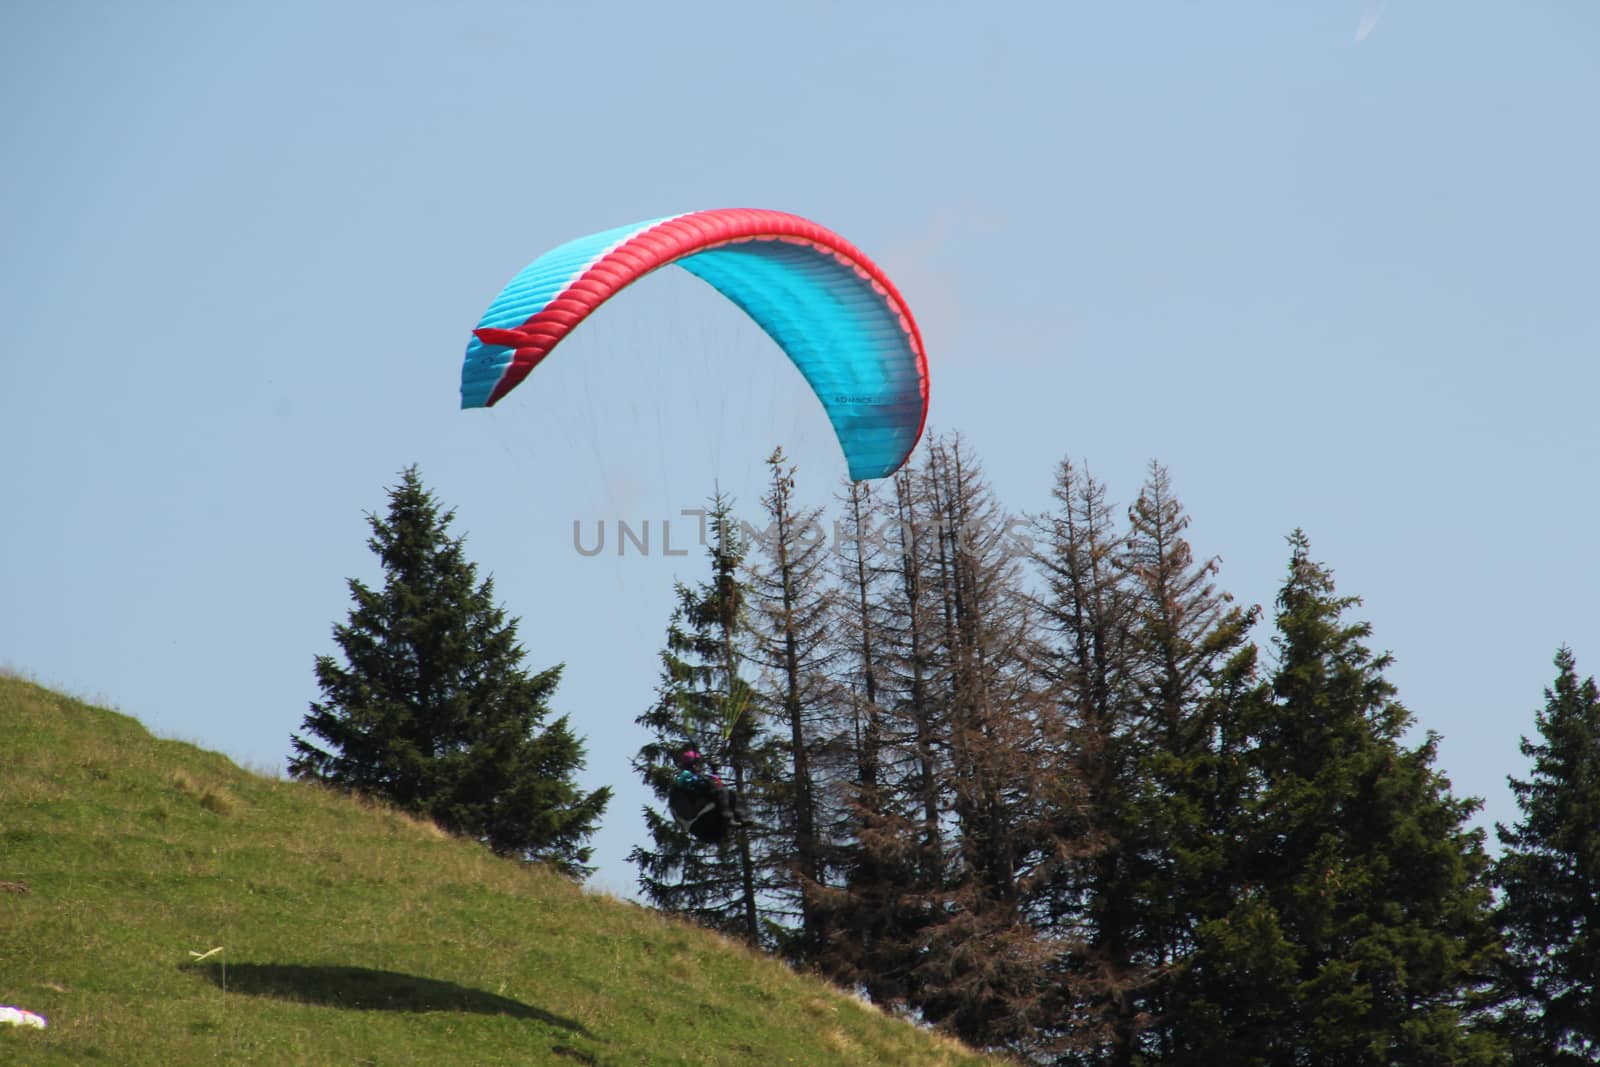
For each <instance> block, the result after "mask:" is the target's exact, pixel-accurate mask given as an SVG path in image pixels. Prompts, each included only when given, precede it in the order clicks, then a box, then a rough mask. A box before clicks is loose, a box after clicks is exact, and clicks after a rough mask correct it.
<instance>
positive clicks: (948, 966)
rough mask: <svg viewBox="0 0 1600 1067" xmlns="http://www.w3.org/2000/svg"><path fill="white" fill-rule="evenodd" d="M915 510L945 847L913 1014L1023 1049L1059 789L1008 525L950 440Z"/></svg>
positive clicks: (1034, 1020) (936, 453)
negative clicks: (935, 681) (932, 627)
mask: <svg viewBox="0 0 1600 1067" xmlns="http://www.w3.org/2000/svg"><path fill="white" fill-rule="evenodd" d="M922 480H923V483H924V484H923V493H922V501H923V505H924V507H925V508H927V511H926V515H927V518H928V519H929V520H931V521H929V522H927V523H925V525H926V526H927V527H928V528H929V530H930V532H931V534H932V536H933V539H934V548H935V555H934V557H933V559H932V561H931V562H932V564H933V565H932V567H931V569H930V571H929V576H930V577H931V579H932V582H931V588H930V591H931V592H933V593H934V594H935V597H936V603H937V605H938V613H939V619H940V625H939V627H938V630H937V631H936V632H937V633H938V635H939V643H940V646H941V650H940V653H939V655H940V659H942V660H943V662H944V663H945V664H946V670H945V674H944V679H943V680H944V685H943V686H942V692H941V694H940V699H941V701H942V702H943V704H944V712H943V714H942V716H941V720H942V722H943V724H944V732H943V742H944V746H945V748H946V750H947V752H948V756H947V759H948V766H949V771H948V777H947V778H946V780H945V781H944V782H942V783H941V792H942V794H943V798H944V803H945V804H946V805H947V811H948V819H947V822H948V829H949V833H950V835H951V842H952V848H951V851H950V854H949V856H948V863H947V867H946V870H945V873H944V877H943V880H942V885H941V886H940V887H939V889H938V891H937V892H936V893H935V894H934V895H933V901H934V903H935V908H934V910H933V911H932V918H933V921H932V922H931V924H930V925H929V926H928V927H927V928H926V929H925V930H923V931H922V933H921V937H922V941H923V944H924V946H925V949H926V956H925V959H924V961H923V963H922V964H921V966H920V967H919V968H918V972H919V973H918V980H919V988H918V991H917V994H916V998H915V1001H914V1003H915V1005H916V1007H917V1008H918V1010H919V1011H920V1012H921V1013H922V1015H923V1016H924V1017H925V1018H927V1019H928V1020H930V1021H932V1022H937V1023H939V1024H941V1025H943V1026H945V1027H946V1028H948V1029H949V1030H951V1031H952V1032H953V1033H955V1034H957V1035H958V1036H959V1037H961V1038H962V1039H963V1040H965V1041H967V1042H969V1043H971V1044H975V1045H980V1046H988V1047H1001V1046H1006V1047H1015V1048H1018V1049H1019V1050H1023V1051H1029V1050H1031V1046H1032V1042H1033V1036H1034V1034H1035V1032H1036V1030H1037V1027H1038V1025H1039V1022H1040V1019H1041V1015H1042V1013H1043V1011H1044V1010H1045V1008H1044V1005H1045V1004H1046V1002H1047V1000H1048V998H1049V995H1050V990H1051V986H1052V984H1053V983H1052V982H1051V980H1050V976H1049V975H1048V974H1047V969H1048V966H1049V964H1050V961H1051V956H1052V953H1051V951H1050V950H1049V948H1048V947H1047V946H1045V945H1044V944H1042V943H1041V942H1040V940H1039V938H1038V937H1037V936H1036V935H1035V932H1034V930H1033V929H1032V927H1031V925H1030V924H1029V923H1028V921H1027V920H1028V915H1029V912H1030V909H1031V907H1032V904H1033V901H1034V896H1035V893H1036V892H1037V891H1038V888H1039V886H1040V885H1041V883H1042V882H1043V881H1044V880H1045V876H1044V873H1043V872H1044V870H1045V869H1046V868H1047V865H1048V862H1049V860H1050V859H1051V858H1053V857H1054V856H1055V854H1056V853H1057V844H1056V842H1055V840H1054V838H1053V837H1052V835H1051V833H1050V829H1051V828H1050V827H1049V825H1048V821H1047V816H1048V813H1049V812H1050V811H1052V810H1053V808H1054V807H1055V805H1056V804H1058V803H1059V799H1060V798H1059V796H1058V792H1057V791H1058V789H1059V785H1060V778H1059V776H1058V775H1057V774H1056V773H1055V770H1056V768H1055V767H1054V766H1053V765H1052V763H1051V761H1050V760H1049V758H1048V754H1049V753H1050V751H1051V750H1052V747H1053V746H1052V745H1051V744H1049V743H1048V740H1047V737H1046V735H1045V731H1046V730H1048V728H1049V724H1048V723H1047V721H1046V719H1045V718H1044V717H1043V716H1042V715H1041V714H1040V708H1039V705H1038V701H1037V699H1036V695H1037V694H1036V693H1035V691H1034V687H1033V685H1032V677H1031V675H1030V674H1029V672H1028V671H1027V669H1026V659H1025V657H1024V651H1025V648H1026V645H1027V639H1028V636H1029V625H1030V619H1029V614H1028V607H1027V604H1026V601H1025V600H1024V598H1023V597H1022V596H1021V590H1020V560H1019V559H1018V558H1016V556H1015V555H1014V554H1013V553H1012V551H1011V544H1010V542H1009V538H1008V529H1007V527H1008V524H1007V520H1006V516H1005V514H1004V512H1003V511H1002V509H1001V508H1000V506H999V504H998V502H997V501H996V500H995V498H994V495H993V493H992V492H991V491H990V489H989V487H988V485H987V483H986V481H985V480H984V478H983V474H982V470H981V468H980V466H979V464H978V463H977V462H976V461H975V460H974V458H973V457H972V456H971V454H970V453H969V452H968V451H967V450H966V448H965V447H964V446H963V444H962V442H961V441H960V439H959V438H949V439H944V438H934V439H932V440H930V441H929V442H928V444H927V445H926V461H925V465H924V470H923V472H922Z"/></svg>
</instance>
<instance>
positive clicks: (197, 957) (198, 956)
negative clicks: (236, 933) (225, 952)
mask: <svg viewBox="0 0 1600 1067" xmlns="http://www.w3.org/2000/svg"><path fill="white" fill-rule="evenodd" d="M221 951H222V946H221V945H218V946H217V947H216V948H214V949H210V950H209V951H206V952H196V951H195V950H194V949H190V950H189V955H191V956H193V957H194V959H192V960H190V961H189V962H190V963H199V962H200V961H201V960H206V959H210V958H211V957H212V956H215V955H216V954H217V953H219V952H221Z"/></svg>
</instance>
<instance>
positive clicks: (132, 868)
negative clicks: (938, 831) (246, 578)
mask: <svg viewBox="0 0 1600 1067" xmlns="http://www.w3.org/2000/svg"><path fill="white" fill-rule="evenodd" d="M218 714H226V710H225V709H219V710H218ZM218 947H220V949H221V951H220V952H217V953H215V954H214V955H211V956H209V957H208V958H206V959H204V960H202V961H199V962H195V960H194V957H193V955H192V954H193V953H204V952H207V951H209V950H211V949H213V948H218ZM0 1004H14V1005H17V1006H20V1007H23V1008H27V1009H29V1010H32V1011H36V1012H39V1013H41V1014H43V1015H45V1016H47V1017H48V1018H49V1020H50V1025H49V1028H48V1029H47V1030H44V1031H37V1030H19V1029H14V1028H12V1027H7V1026H0V1063H6V1064H12V1063H16V1064H96V1063H103V1064H114V1065H119V1067H120V1065H124V1064H127V1065H136V1064H159V1065H162V1067H175V1065H180V1064H193V1063H291V1064H293V1063H306V1064H406V1063H425V1064H430V1065H438V1064H447V1063H470V1064H500V1063H517V1064H558V1065H562V1067H571V1065H573V1064H609V1065H617V1067H622V1065H628V1067H632V1065H636V1064H653V1065H665V1064H723V1063H726V1064H734V1063H737V1064H742V1065H759V1067H769V1065H787V1064H815V1065H818V1067H824V1065H826V1067H832V1065H836V1064H914V1065H918V1067H920V1065H950V1067H955V1065H959V1064H982V1063H992V1062H997V1061H993V1060H989V1059H985V1058H983V1057H980V1056H978V1055H976V1054H974V1053H972V1052H969V1051H967V1050H965V1049H963V1048H962V1047H960V1046H959V1045H957V1044H955V1043H953V1042H951V1041H948V1040H946V1039H944V1038H942V1037H940V1036H938V1035H935V1034H932V1033H929V1032H927V1031H925V1030H922V1029H919V1028H917V1027H914V1026H911V1025H909V1024H907V1023H905V1022H903V1021H900V1020H897V1019H893V1018H890V1017H888V1016H885V1015H884V1014H882V1013H881V1012H879V1011H877V1010H875V1009H873V1008H871V1007H869V1006H866V1005H863V1004H861V1003H859V1002H857V1001H856V1000H854V999H852V998H850V997H847V996H844V995H842V994H840V993H838V992H837V991H835V990H833V989H831V988H829V987H828V986H826V985H824V984H822V983H819V982H816V981H813V980H810V979H808V978H804V977H801V976H798V975H795V974H794V973H792V972H791V971H789V970H788V969H787V968H785V967H783V966H782V965H780V964H778V963H776V962H774V961H772V960H769V959H765V958H762V957H760V956H758V955H756V954H754V953H751V952H749V951H748V950H746V949H744V948H743V947H741V946H739V945H737V944H735V943H733V942H731V941H728V940H725V939H722V938H719V937H716V936H714V935H711V934H708V933H706V932H705V931H702V930H699V929H696V928H694V927H691V926H688V925H685V924H682V923H678V922H675V921H671V920H668V919H665V918H663V917H662V916H660V915H658V914H657V913H655V912H653V911H650V910H649V909H646V908H643V907H640V906H638V905H635V904H632V903H629V902H627V901H622V900H618V899H615V898H612V897H608V896H605V895H602V894H598V893H592V892H587V891H585V890H583V889H581V888H579V887H577V886H575V885H573V884H572V883H570V882H568V881H566V880H564V879H561V878H559V877H557V876H554V875H551V874H548V873H547V872H544V871H541V870H529V869H527V868H524V867H522V866H520V865H518V864H515V863H511V862H508V861H505V860H501V859H497V858H495V857H494V856H492V855H490V854H489V853H488V852H487V851H486V850H485V849H483V848H481V847H479V846H477V845H475V844H473V843H471V842H466V841H461V840H457V839H453V838H451V837H449V836H447V835H445V834H443V833H441V832H440V831H439V830H438V829H436V828H435V827H433V826H431V825H429V824H426V823H422V822H418V821H416V820H413V819H410V818H407V817H405V816H403V815H399V814H396V813H395V812H392V811H389V810H386V809H383V808H381V807H378V806H374V805H369V804H363V803H360V802H357V801H355V800H352V799H350V798H347V797H344V796H341V795H338V794H335V793H332V792H330V791H328V790H324V789H320V788H317V787H315V786H311V785H308V784H305V783H300V782H291V781H282V780H278V779H274V778H271V777H266V776H263V775H259V774H253V773H250V772H247V771H244V770H241V769H240V768H238V767H237V766H235V765H234V764H233V763H231V762H230V761H228V760H227V759H226V758H224V757H222V756H220V755H217V754H216V753H212V752H206V751H203V750H202V749H199V748H196V747H195V746H193V745H188V744H183V743H181V742H176V741H161V740H157V739H156V738H154V737H152V736H151V735H150V733H149V732H148V731H147V730H145V729H144V727H143V726H141V725H140V724H139V723H138V722H136V721H135V720H133V719H131V718H128V717H127V716H125V715H120V714H117V713H115V712H111V711H106V710H104V709H100V708H94V707H90V706H88V705H86V704H83V703H80V702H78V701H76V700H73V699H70V698H68V697H65V696H62V695H60V694H58V693H54V692H52V691H50V690H48V689H44V688H41V687H39V686H37V685H33V684H31V683H29V682H25V681H21V680H19V679H16V678H10V677H4V676H0Z"/></svg>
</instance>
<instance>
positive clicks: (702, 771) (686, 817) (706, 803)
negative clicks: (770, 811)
mask: <svg viewBox="0 0 1600 1067" xmlns="http://www.w3.org/2000/svg"><path fill="white" fill-rule="evenodd" d="M668 803H669V804H670V806H671V808H672V814H673V817H674V818H676V819H677V820H678V822H679V823H680V824H681V825H682V826H683V827H684V828H685V829H687V830H688V831H689V832H690V833H692V834H694V836H696V837H698V838H699V839H700V840H702V841H710V842H713V843H715V842H720V841H721V840H722V839H723V838H724V837H726V836H727V832H728V830H729V828H731V827H735V826H742V825H744V818H743V815H742V812H741V809H740V806H739V797H738V794H737V793H735V792H734V791H733V790H731V789H729V788H728V787H727V786H726V785H724V784H723V781H722V779H721V778H719V777H718V776H717V773H716V769H715V768H714V767H712V766H711V763H710V761H709V760H707V759H706V758H705V757H704V756H702V755H701V754H700V753H699V752H697V751H696V750H695V749H692V748H688V749H684V750H683V752H681V753H679V755H678V773H677V775H676V776H675V777H674V778H673V780H672V794H671V796H670V797H669V798H668Z"/></svg>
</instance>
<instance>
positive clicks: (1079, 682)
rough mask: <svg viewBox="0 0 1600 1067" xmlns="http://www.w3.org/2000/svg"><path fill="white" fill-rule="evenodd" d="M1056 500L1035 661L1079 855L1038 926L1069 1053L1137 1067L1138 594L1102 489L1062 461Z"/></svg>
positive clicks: (1062, 809)
mask: <svg viewBox="0 0 1600 1067" xmlns="http://www.w3.org/2000/svg"><path fill="white" fill-rule="evenodd" d="M1053 495H1054V497H1055V499H1056V503H1057V507H1056V510H1055V511H1054V512H1052V513H1050V514H1049V515H1046V516H1043V517H1041V518H1040V519H1039V520H1038V521H1037V523H1036V525H1037V528H1038V534H1039V545H1038V547H1037V550H1036V555H1035V563H1036V565H1037V566H1038V569H1039V571H1040V574H1041V576H1042V578H1043V591H1042V594H1041V597H1040V610H1041V615H1042V622H1043V629H1042V632H1041V633H1040V634H1039V637H1038V642H1037V643H1038V647H1037V648H1036V650H1035V652H1034V661H1035V669H1036V671H1037V672H1038V675H1039V677H1040V679H1041V680H1042V682H1043V683H1044V684H1045V686H1046V687H1047V691H1048V695H1049V700H1050V702H1051V704H1052V705H1053V711H1052V717H1053V719H1054V720H1055V722H1056V724H1057V727H1056V728H1057V730H1058V732H1059V734H1060V737H1061V740H1060V743H1059V751H1058V754H1057V761H1058V764H1059V767H1060V776H1061V779H1062V781H1063V782H1064V783H1069V784H1070V785H1071V787H1072V788H1073V789H1074V790H1075V793H1074V795H1073V796H1071V797H1070V798H1067V799H1066V802H1063V803H1061V804H1059V805H1057V807H1056V809H1055V813H1054V818H1055V823H1056V827H1055V832H1056V834H1057V836H1058V837H1059V838H1060V839H1061V840H1062V841H1065V842H1068V843H1070V844H1069V847H1068V848H1067V849H1066V850H1065V853H1064V857H1063V862H1062V863H1060V864H1059V865H1057V866H1056V868H1055V869H1054V870H1053V871H1052V874H1051V878H1050V884H1049V886H1048V892H1047V894H1046V897H1045V900H1044V907H1043V909H1042V913H1041V917H1040V919H1039V920H1038V926H1039V928H1040V930H1041V933H1043V934H1044V935H1045V936H1047V937H1048V938H1049V939H1050V940H1051V942H1052V943H1054V944H1056V945H1057V946H1059V949H1058V952H1059V955H1060V958H1059V960H1058V962H1057V969H1058V971H1059V973H1060V975H1061V978H1060V986H1061V993H1060V996H1059V998H1058V999H1059V1001H1060V1002H1059V1004H1058V1005H1057V1007H1056V1015H1057V1022H1056V1029H1057V1030H1058V1031H1059V1032H1060V1038H1061V1042H1062V1043H1063V1045H1065V1046H1067V1047H1068V1048H1069V1049H1071V1050H1073V1051H1074V1052H1075V1054H1076V1056H1077V1060H1076V1062H1086V1063H1108V1064H1127V1063H1128V1062H1130V1060H1131V1057H1132V1056H1133V1054H1134V1052H1135V1051H1136V1049H1137V1041H1138V1035H1139V1033H1140V1031H1141V1030H1142V1028H1143V1026H1144V1024H1145V1022H1146V1019H1145V1017H1144V1015H1143V1010H1142V1006H1141V999H1140V994H1141V991H1142V990H1144V989H1145V988H1146V987H1147V986H1148V985H1149V983H1150V982H1151V980H1152V978H1153V971H1152V968H1151V965H1150V961H1149V960H1148V959H1143V958H1140V956H1139V954H1138V952H1137V951H1136V944H1137V943H1138V941H1139V936H1140V914H1141V913H1140V905H1141V903H1142V902H1141V901H1140V899H1139V897H1138V896H1137V894H1136V893H1135V891H1134V890H1135V883H1136V881H1137V879H1138V877H1139V875H1138V871H1137V865H1138V864H1139V862H1140V861H1141V859H1142V855H1141V851H1140V847H1141V836H1140V829H1141V828H1140V826H1139V825H1138V823H1137V821H1136V807H1135V805H1136V801H1137V784H1138V783H1137V781H1136V774H1137V770H1138V766H1139V760H1140V758H1141V756H1142V754H1143V752H1144V751H1145V745H1146V738H1145V723H1144V718H1143V714H1142V710H1143V709H1142V706H1141V704H1140V701H1139V696H1140V693H1139V689H1138V685H1137V681H1138V678H1137V675H1136V673H1135V658H1134V654H1133V653H1134V625H1135V617H1136V608H1137V605H1138V595H1139V593H1138V589H1137V586H1136V584H1135V583H1134V581H1133V580H1132V579H1131V577H1130V572H1129V568H1128V567H1127V565H1126V558H1127V554H1128V542H1127V535H1126V534H1125V533H1123V532H1121V531H1119V530H1118V529H1117V527H1116V523H1115V521H1114V517H1113V513H1112V509H1111V508H1110V506H1109V505H1108V504H1107V502H1106V491H1105V487H1104V486H1103V485H1102V484H1101V483H1100V482H1098V481H1097V480H1096V479H1094V478H1093V477H1092V476H1090V475H1089V474H1087V473H1086V472H1083V471H1080V470H1079V469H1078V468H1076V467H1074V466H1073V465H1072V464H1071V463H1070V462H1066V461H1063V462H1062V463H1061V464H1060V466H1059V468H1058V469H1057V473H1056V484H1055V487H1054V490H1053Z"/></svg>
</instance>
